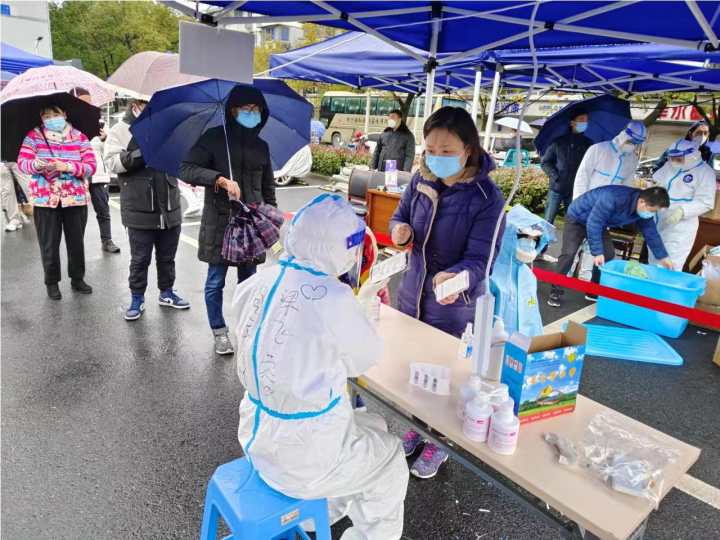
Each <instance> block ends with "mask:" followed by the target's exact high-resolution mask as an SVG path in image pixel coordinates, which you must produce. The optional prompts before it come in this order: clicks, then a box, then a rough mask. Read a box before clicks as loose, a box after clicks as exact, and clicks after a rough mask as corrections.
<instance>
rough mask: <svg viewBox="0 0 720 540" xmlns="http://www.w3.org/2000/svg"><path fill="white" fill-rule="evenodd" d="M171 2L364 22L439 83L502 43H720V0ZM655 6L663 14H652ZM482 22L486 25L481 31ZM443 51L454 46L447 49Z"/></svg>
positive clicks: (271, 18)
mask: <svg viewBox="0 0 720 540" xmlns="http://www.w3.org/2000/svg"><path fill="white" fill-rule="evenodd" d="M166 3H167V4H169V5H172V6H173V7H175V8H177V9H179V10H181V11H183V12H185V13H187V14H189V15H191V16H193V17H197V18H199V19H200V20H201V21H202V22H207V23H218V22H221V23H222V24H237V23H239V24H263V23H272V22H283V21H296V22H314V23H318V24H324V25H327V26H334V27H337V28H344V29H347V30H359V31H362V32H365V33H367V34H371V35H374V36H375V37H377V38H378V39H380V40H382V41H385V42H386V43H388V44H390V45H392V46H394V47H396V48H398V49H400V50H401V51H403V52H405V53H406V54H409V55H410V56H412V57H413V58H415V59H416V60H418V61H419V62H423V63H424V64H425V69H426V72H427V75H426V79H427V82H426V87H427V88H433V87H434V78H435V72H436V69H437V68H438V67H442V66H444V65H446V64H448V65H453V64H454V63H457V62H458V61H459V60H461V59H463V58H467V57H472V56H474V55H478V54H479V53H481V52H484V51H490V50H495V49H527V48H529V47H530V48H551V47H577V46H587V45H603V44H618V43H632V42H644V43H647V42H650V43H660V44H665V45H671V46H675V47H683V48H687V49H691V50H717V49H718V47H719V46H720V40H718V33H720V3H718V2H696V1H695V0H687V1H684V2H681V1H673V2H667V1H662V0H645V1H643V2H629V1H627V2H626V1H615V0H593V1H583V0H568V1H564V2H545V3H540V2H528V1H523V0H507V1H497V0H496V1H469V2H460V1H429V0H417V1H408V2H401V1H390V2H372V1H365V2H362V1H358V2H342V1H337V0H331V1H325V2H319V1H312V0H298V1H295V2H272V1H247V2H237V1H229V0H206V1H204V2H202V3H203V4H205V5H207V6H211V7H216V8H217V9H216V10H215V11H213V12H208V13H204V14H202V15H201V14H200V13H199V11H198V10H197V9H192V8H190V7H189V6H187V5H185V4H182V3H180V2H176V1H169V0H168V1H166ZM240 7H241V8H242V10H243V11H244V12H249V13H251V14H253V15H260V16H241V17H238V16H234V12H235V10H236V9H238V8H240ZM651 14H655V15H657V16H649V15H651ZM480 24H481V25H482V31H478V30H479V25H480ZM531 29H532V31H531ZM530 36H532V43H530ZM531 45H532V47H531ZM413 48H414V49H413ZM417 49H419V50H422V51H427V52H428V55H427V56H423V55H420V54H418V53H417ZM443 53H449V54H447V55H446V56H443V57H440V56H439V55H441V54H443ZM429 101H430V100H426V109H425V113H426V115H427V113H429V108H430V103H429Z"/></svg>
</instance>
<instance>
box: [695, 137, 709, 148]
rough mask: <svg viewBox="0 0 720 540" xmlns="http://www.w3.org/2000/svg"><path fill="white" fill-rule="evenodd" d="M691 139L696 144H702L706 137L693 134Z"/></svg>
mask: <svg viewBox="0 0 720 540" xmlns="http://www.w3.org/2000/svg"><path fill="white" fill-rule="evenodd" d="M692 140H693V142H694V143H695V144H696V145H697V146H702V145H703V144H705V143H706V142H707V140H708V138H707V137H706V136H705V135H695V136H694V137H693V138H692Z"/></svg>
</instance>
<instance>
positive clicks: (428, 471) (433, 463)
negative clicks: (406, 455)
mask: <svg viewBox="0 0 720 540" xmlns="http://www.w3.org/2000/svg"><path fill="white" fill-rule="evenodd" d="M447 460H448V453H447V452H445V451H444V450H440V448H438V447H437V446H435V445H434V444H432V443H427V444H426V445H425V449H424V450H423V452H422V454H420V457H418V458H417V459H416V460H415V463H413V464H412V467H410V473H411V474H412V475H413V476H416V477H418V478H432V477H433V476H435V475H436V474H437V473H438V471H439V470H440V465H442V464H443V463H445V462H446V461H447Z"/></svg>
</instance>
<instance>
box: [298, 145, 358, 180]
mask: <svg viewBox="0 0 720 540" xmlns="http://www.w3.org/2000/svg"><path fill="white" fill-rule="evenodd" d="M311 149H312V158H313V164H312V171H313V172H316V173H318V174H322V175H325V176H332V175H333V174H338V173H339V172H340V169H342V168H343V167H344V166H345V165H347V164H352V163H355V164H358V165H370V161H371V160H372V156H371V155H370V154H356V153H355V152H352V151H351V150H348V149H347V148H334V147H332V146H328V145H322V144H313V145H312V146H311Z"/></svg>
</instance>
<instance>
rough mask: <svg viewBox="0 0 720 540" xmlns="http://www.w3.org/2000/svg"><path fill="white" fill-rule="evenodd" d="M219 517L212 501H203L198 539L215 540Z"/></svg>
mask: <svg viewBox="0 0 720 540" xmlns="http://www.w3.org/2000/svg"><path fill="white" fill-rule="evenodd" d="M219 517H220V513H219V512H218V509H217V507H216V506H215V505H214V504H213V503H212V502H210V501H205V511H204V512H203V522H202V529H201V531H200V540H216V538H217V531H218V518H219Z"/></svg>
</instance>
